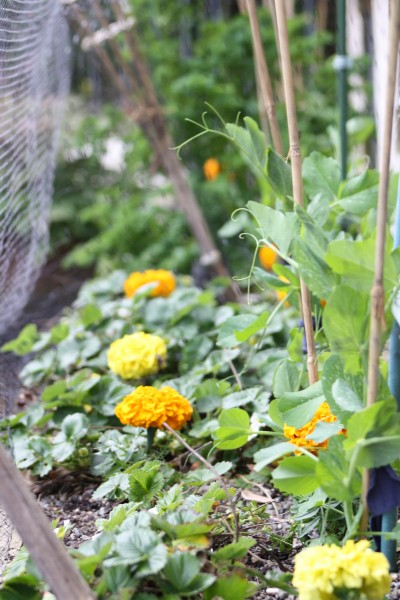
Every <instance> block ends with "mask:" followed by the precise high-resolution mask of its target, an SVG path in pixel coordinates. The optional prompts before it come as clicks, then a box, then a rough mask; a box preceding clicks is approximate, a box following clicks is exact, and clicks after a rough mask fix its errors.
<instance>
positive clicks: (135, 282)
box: [124, 269, 176, 298]
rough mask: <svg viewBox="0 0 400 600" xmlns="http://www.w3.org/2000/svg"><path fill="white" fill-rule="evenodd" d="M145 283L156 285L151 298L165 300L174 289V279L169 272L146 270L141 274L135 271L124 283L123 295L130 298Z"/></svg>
mask: <svg viewBox="0 0 400 600" xmlns="http://www.w3.org/2000/svg"><path fill="white" fill-rule="evenodd" d="M147 283H157V285H156V286H155V287H154V289H153V290H152V291H151V296H153V297H155V296H163V297H164V298H165V297H167V296H169V295H170V294H171V292H173V291H174V289H175V288H176V279H175V276H174V274H173V273H171V271H166V270H164V269H148V270H147V271H143V272H139V271H135V272H134V273H131V274H130V275H129V277H128V279H126V280H125V282H124V292H125V295H126V296H127V298H132V296H133V295H134V294H135V293H136V292H137V290H138V289H139V288H141V287H142V286H143V285H146V284H147Z"/></svg>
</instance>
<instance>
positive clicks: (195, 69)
mask: <svg viewBox="0 0 400 600" xmlns="http://www.w3.org/2000/svg"><path fill="white" fill-rule="evenodd" d="M131 5H132V9H133V13H134V16H135V19H136V28H137V31H138V32H139V39H140V43H141V47H142V51H143V53H144V55H145V57H146V59H147V60H148V62H149V65H150V68H151V71H152V76H153V78H154V83H155V86H156V89H157V91H158V94H159V98H160V99H161V101H162V103H163V106H164V109H165V113H166V116H167V119H168V123H169V127H170V131H171V134H172V137H173V139H174V142H175V143H176V144H180V143H182V142H183V141H185V140H187V139H189V138H191V137H192V136H194V135H196V134H197V133H198V128H197V127H196V126H195V125H194V124H193V123H191V122H190V121H188V120H187V119H191V120H193V121H200V120H201V114H202V113H203V111H205V110H208V109H207V106H206V105H205V102H207V103H209V104H211V105H212V106H213V107H215V109H217V110H218V112H219V114H221V115H222V117H223V118H224V120H225V121H228V122H234V121H235V119H236V117H237V115H238V113H240V114H241V115H243V116H244V115H248V116H251V117H253V118H255V119H256V120H259V119H258V104H257V92H256V83H255V75H254V65H253V53H252V44H251V34H250V28H249V22H248V17H247V15H246V14H241V13H240V11H239V10H238V8H237V5H236V3H235V2H222V1H221V2H204V1H203V0H192V1H190V2H188V1H187V0H180V1H179V2H168V1H167V0H153V1H152V2H151V3H149V2H147V1H146V0H131ZM258 12H259V21H260V26H261V31H262V37H263V44H264V50H265V55H266V57H267V61H268V66H269V69H270V71H271V77H272V80H273V85H274V91H275V95H276V98H277V110H278V118H279V121H280V125H281V131H282V134H283V137H284V143H285V147H286V148H287V140H286V139H285V136H286V126H285V120H284V104H283V92H282V87H281V83H280V74H279V59H278V54H277V49H276V44H275V37H274V29H273V25H272V20H271V16H270V14H269V13H268V12H267V11H266V10H265V9H263V8H261V7H260V8H259V11H258ZM289 32H290V40H291V51H292V58H293V63H294V65H295V79H296V86H297V90H298V93H297V102H298V114H299V127H300V131H301V143H302V147H303V152H304V154H305V155H307V154H308V153H310V152H311V151H313V150H318V151H320V152H323V153H325V154H328V155H329V154H334V153H335V143H334V137H335V136H334V125H335V120H336V117H337V115H336V109H335V104H336V87H335V85H336V83H335V81H336V79H335V71H334V69H333V67H332V52H333V47H332V43H333V39H334V36H333V34H332V32H329V31H318V30H317V29H316V26H315V20H314V19H313V16H312V15H310V14H308V13H306V12H302V13H301V14H298V15H296V16H294V17H293V18H292V19H291V20H290V22H289ZM305 33H306V35H305ZM355 68H356V70H357V69H358V70H359V71H360V72H363V71H365V69H366V68H367V64H366V62H365V61H362V60H361V61H360V62H359V64H358V65H356V67H355ZM208 114H209V122H210V123H211V124H215V125H216V126H218V127H220V124H218V122H217V119H216V117H215V116H214V115H213V114H212V112H211V114H210V111H209V110H208ZM66 123H67V126H66V128H65V133H64V138H63V140H62V150H61V153H60V157H59V163H58V168H57V173H56V179H55V198H54V205H53V213H52V239H53V248H54V251H55V252H60V253H62V254H63V255H64V254H65V257H64V259H63V262H64V265H65V266H72V265H77V266H85V267H86V266H91V265H92V266H93V267H95V269H96V271H97V272H98V273H102V274H105V273H108V272H110V271H111V270H112V269H114V268H116V267H123V268H125V269H126V270H136V269H144V268H158V267H164V268H169V269H174V270H178V271H180V272H182V273H189V272H191V269H192V265H193V262H194V261H195V260H196V257H197V246H196V243H195V242H194V241H193V239H192V237H191V235H190V233H189V231H188V228H187V226H186V223H185V220H184V217H183V215H182V214H181V213H180V212H179V211H178V210H177V207H176V204H175V201H174V198H173V195H172V192H171V188H170V186H169V182H168V181H167V180H166V179H165V178H164V177H163V176H162V175H161V173H160V168H159V165H158V164H157V161H156V160H155V159H154V157H153V156H152V154H151V151H150V147H149V145H148V143H147V140H146V139H145V137H144V135H143V134H142V132H141V131H140V129H139V127H138V126H136V125H135V124H134V123H133V122H132V121H128V120H127V118H126V117H125V116H124V115H123V114H122V111H121V110H120V108H119V103H118V97H117V95H116V93H115V91H114V90H113V88H112V87H111V86H110V84H109V82H108V81H107V80H106V79H105V77H104V75H103V74H102V73H101V72H100V69H99V65H98V64H97V62H96V59H95V58H94V57H93V56H92V55H91V54H90V53H87V54H83V53H82V52H81V51H80V50H79V49H78V48H76V49H75V72H74V76H73V94H72V95H71V98H70V103H69V108H68V111H67V116H66ZM332 128H333V130H332ZM332 131H333V133H332ZM210 157H213V158H216V159H217V160H218V162H219V164H220V169H221V170H220V173H219V174H218V176H217V177H216V178H214V179H207V178H206V177H205V174H204V163H205V161H206V160H207V159H208V158H210ZM181 158H182V160H183V161H184V164H185V166H186V167H187V168H188V171H189V176H190V181H191V184H192V186H193V189H194V191H195V193H196V196H197V198H198V201H199V203H200V205H201V207H202V209H203V211H204V214H205V216H206V219H207V221H208V224H209V226H210V228H211V230H212V233H213V235H214V237H215V239H216V241H217V244H218V245H219V247H220V248H221V250H222V252H223V255H224V258H225V260H226V262H227V265H228V267H229V268H230V270H231V271H232V272H233V273H234V274H235V273H239V272H240V273H242V272H243V265H244V264H246V263H247V264H249V262H250V260H251V256H252V252H253V248H252V247H251V245H250V242H249V241H238V238H237V236H236V235H235V236H233V237H232V236H231V237H222V236H220V235H218V231H219V230H220V228H221V227H222V226H223V225H224V223H226V222H227V221H229V219H230V215H231V213H232V212H233V211H234V210H235V209H236V208H238V207H241V206H244V205H245V203H246V202H247V201H249V200H252V199H254V200H257V199H259V195H260V193H259V189H258V186H257V182H256V181H255V179H254V178H253V177H252V175H251V174H249V172H248V169H247V168H246V165H245V163H244V162H243V159H242V158H241V156H240V155H239V153H238V152H237V150H236V149H235V148H234V147H233V146H232V145H231V144H230V143H229V142H227V141H226V140H225V139H224V138H223V137H221V136H214V137H213V138H212V139H211V138H210V137H209V136H204V137H202V138H200V139H197V140H196V141H195V142H193V143H191V144H188V145H187V146H185V147H184V149H183V151H182V154H181Z"/></svg>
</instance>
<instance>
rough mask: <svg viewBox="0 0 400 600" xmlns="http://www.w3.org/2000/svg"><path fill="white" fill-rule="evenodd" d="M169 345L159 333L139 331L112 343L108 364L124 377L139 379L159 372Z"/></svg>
mask: <svg viewBox="0 0 400 600" xmlns="http://www.w3.org/2000/svg"><path fill="white" fill-rule="evenodd" d="M166 357H167V347H166V345H165V342H164V340H163V339H162V338H160V337H159V336H158V335H151V334H150V333H144V332H143V331H139V332H137V333H133V334H131V335H124V337H123V338H121V339H119V340H116V341H115V342H113V343H112V344H111V346H110V347H109V349H108V353H107V360H108V366H109V368H110V369H111V371H113V372H114V373H116V374H117V375H119V376H120V377H122V378H123V379H138V378H140V377H145V376H146V375H151V374H152V373H157V371H159V370H160V369H161V368H163V367H164V365H165V360H166Z"/></svg>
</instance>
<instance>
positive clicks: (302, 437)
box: [283, 402, 336, 450]
mask: <svg viewBox="0 0 400 600" xmlns="http://www.w3.org/2000/svg"><path fill="white" fill-rule="evenodd" d="M320 421H322V422H323V423H333V422H334V421H336V417H335V415H334V414H332V413H331V409H330V407H329V404H328V403H327V402H323V403H322V404H321V406H320V407H319V408H318V410H317V412H316V413H315V415H314V416H313V418H312V419H311V421H309V422H308V423H306V424H305V425H303V427H300V428H299V429H296V428H295V427H289V425H285V426H284V428H283V435H284V436H285V437H287V438H288V439H289V440H290V441H291V443H292V444H294V445H295V446H299V447H300V446H301V447H302V448H306V449H308V450H318V449H320V448H326V447H327V445H328V440H325V441H324V442H320V443H319V442H314V441H313V440H309V439H306V438H307V437H308V436H309V435H310V434H311V433H312V432H313V431H314V429H315V427H316V425H317V423H319V422H320Z"/></svg>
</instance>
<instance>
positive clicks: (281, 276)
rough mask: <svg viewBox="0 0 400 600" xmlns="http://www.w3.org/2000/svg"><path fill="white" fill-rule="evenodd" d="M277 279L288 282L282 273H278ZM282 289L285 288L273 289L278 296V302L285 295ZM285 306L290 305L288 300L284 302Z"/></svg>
mask: <svg viewBox="0 0 400 600" xmlns="http://www.w3.org/2000/svg"><path fill="white" fill-rule="evenodd" d="M279 279H280V280H281V281H283V282H284V283H290V281H289V279H287V277H284V276H283V275H279ZM284 289H285V288H282V289H279V290H275V296H276V297H277V298H278V300H279V302H281V301H282V300H284V299H285V298H286V296H287V293H286V292H284V291H283V290H284ZM285 306H290V304H289V302H285Z"/></svg>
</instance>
